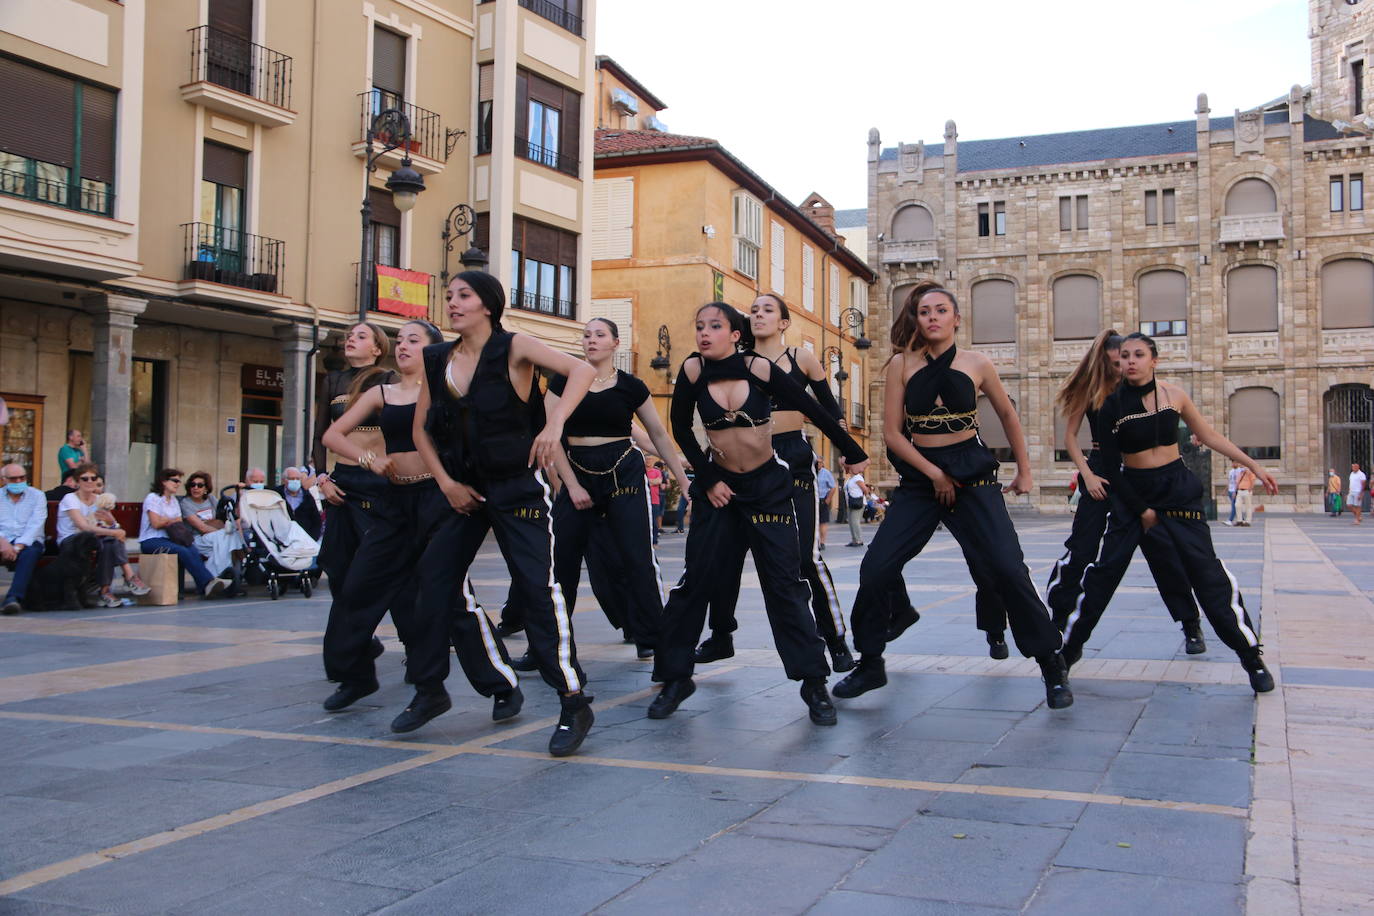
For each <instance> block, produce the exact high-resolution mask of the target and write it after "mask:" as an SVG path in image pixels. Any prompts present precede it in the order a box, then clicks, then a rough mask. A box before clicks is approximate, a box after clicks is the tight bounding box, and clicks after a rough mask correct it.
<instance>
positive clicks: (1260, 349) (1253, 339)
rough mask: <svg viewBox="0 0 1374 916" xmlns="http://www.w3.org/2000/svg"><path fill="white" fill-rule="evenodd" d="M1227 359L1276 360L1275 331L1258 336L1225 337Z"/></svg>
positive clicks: (1276, 335)
mask: <svg viewBox="0 0 1374 916" xmlns="http://www.w3.org/2000/svg"><path fill="white" fill-rule="evenodd" d="M1226 358H1227V359H1278V358H1279V335H1278V332H1277V331H1265V332H1262V333H1259V334H1228V335H1226Z"/></svg>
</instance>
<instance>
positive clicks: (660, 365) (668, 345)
mask: <svg viewBox="0 0 1374 916" xmlns="http://www.w3.org/2000/svg"><path fill="white" fill-rule="evenodd" d="M672 352H673V340H672V338H671V337H669V336H668V326H667V325H666V324H661V325H659V326H658V351H657V352H656V353H654V358H653V359H651V360H649V368H650V369H662V370H663V371H664V373H665V375H666V376H668V377H671V375H672V368H673V363H672V360H670V359H669V358H668V357H669V355H670V354H671V353H672Z"/></svg>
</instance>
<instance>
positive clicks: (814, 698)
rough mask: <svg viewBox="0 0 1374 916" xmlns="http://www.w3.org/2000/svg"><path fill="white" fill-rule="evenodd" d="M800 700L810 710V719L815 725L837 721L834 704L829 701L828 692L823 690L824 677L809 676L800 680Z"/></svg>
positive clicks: (832, 723)
mask: <svg viewBox="0 0 1374 916" xmlns="http://www.w3.org/2000/svg"><path fill="white" fill-rule="evenodd" d="M801 698H802V702H804V703H805V704H806V708H807V709H809V710H810V711H811V721H812V722H815V723H816V724H817V725H834V724H835V723H836V722H838V721H839V717H838V716H837V715H836V714H835V704H834V703H832V702H830V694H828V693H826V692H825V678H823V677H809V678H807V679H806V680H804V681H802V685H801Z"/></svg>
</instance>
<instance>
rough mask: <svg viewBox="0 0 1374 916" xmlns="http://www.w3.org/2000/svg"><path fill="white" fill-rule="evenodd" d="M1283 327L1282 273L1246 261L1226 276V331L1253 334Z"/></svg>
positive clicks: (1265, 265)
mask: <svg viewBox="0 0 1374 916" xmlns="http://www.w3.org/2000/svg"><path fill="white" fill-rule="evenodd" d="M1278 329H1279V272H1278V271H1277V270H1275V269H1274V268H1273V267H1271V266H1269V265H1268V264H1243V265H1241V266H1240V267H1237V268H1235V269H1234V270H1232V271H1231V272H1230V273H1229V274H1227V275H1226V330H1227V331H1229V332H1230V333H1232V334H1249V333H1255V332H1260V331H1277V330H1278Z"/></svg>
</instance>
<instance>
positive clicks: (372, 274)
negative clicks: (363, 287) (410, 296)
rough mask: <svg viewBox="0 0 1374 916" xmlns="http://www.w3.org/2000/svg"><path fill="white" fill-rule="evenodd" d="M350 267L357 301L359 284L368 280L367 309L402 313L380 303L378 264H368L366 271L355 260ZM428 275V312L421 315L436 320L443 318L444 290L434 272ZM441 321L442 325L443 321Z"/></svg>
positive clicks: (387, 265) (385, 265) (384, 265)
mask: <svg viewBox="0 0 1374 916" xmlns="http://www.w3.org/2000/svg"><path fill="white" fill-rule="evenodd" d="M382 266H383V267H390V266H391V265H389V264H383V265H382ZM350 269H351V270H352V271H353V301H354V302H355V303H356V302H357V301H358V284H359V283H361V282H363V281H364V280H366V281H367V290H368V293H369V296H368V300H367V310H368V311H369V312H387V313H388V314H401V313H400V312H389V311H388V310H387V309H383V308H382V307H381V305H379V304H378V301H377V293H378V291H379V289H381V287H379V286H378V285H377V283H376V282H375V281H376V274H377V265H376V264H369V265H367V270H366V271H364V270H363V267H362V265H360V264H359V263H358V262H357V261H354V262H353V263H352V264H351V265H350ZM407 269H408V268H407ZM364 274H366V276H364ZM426 276H428V277H429V281H428V283H427V287H428V291H427V292H426V293H425V302H426V306H425V308H426V312H425V314H424V315H422V316H421V317H422V318H424V319H425V320H426V321H434V320H435V318H436V317H438V318H442V312H441V311H440V309H441V307H442V306H443V304H444V290H443V288H442V287H440V286H439V284H438V283H437V282H436V281H437V279H438V278H437V277H435V276H434V275H433V274H427V275H426ZM439 323H440V324H441V326H442V321H441V322H439Z"/></svg>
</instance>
